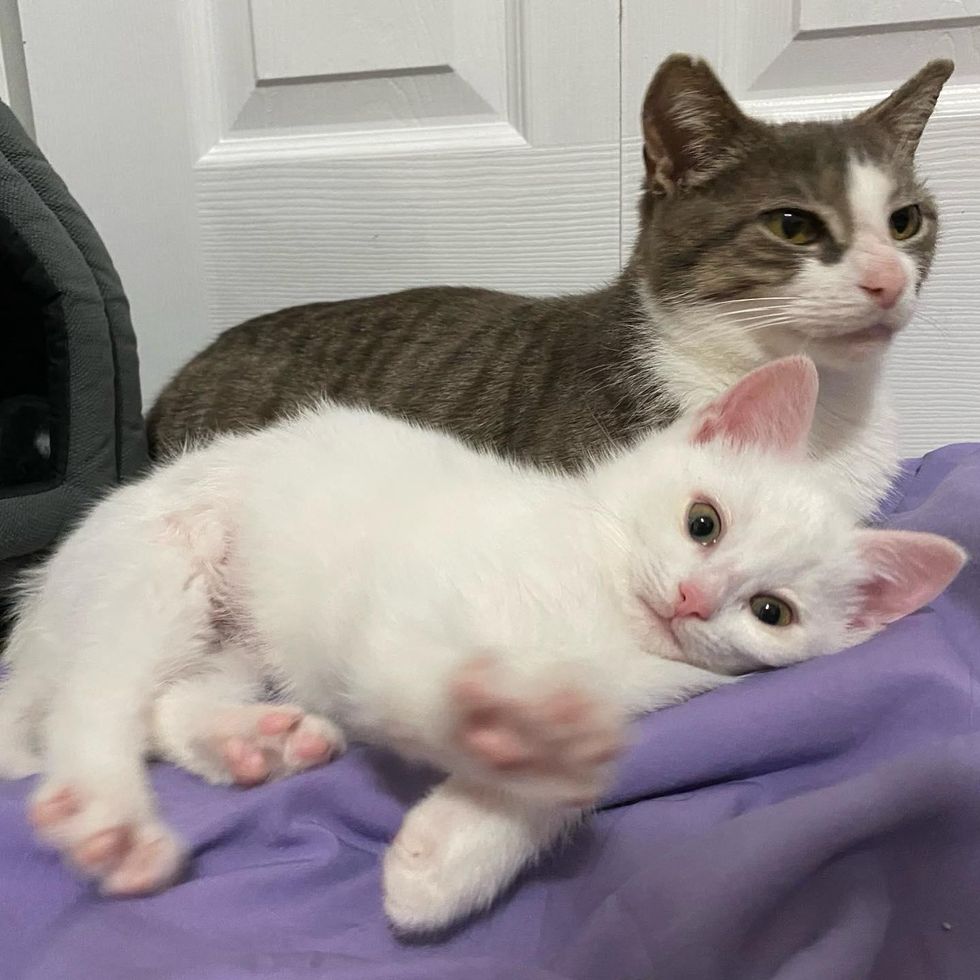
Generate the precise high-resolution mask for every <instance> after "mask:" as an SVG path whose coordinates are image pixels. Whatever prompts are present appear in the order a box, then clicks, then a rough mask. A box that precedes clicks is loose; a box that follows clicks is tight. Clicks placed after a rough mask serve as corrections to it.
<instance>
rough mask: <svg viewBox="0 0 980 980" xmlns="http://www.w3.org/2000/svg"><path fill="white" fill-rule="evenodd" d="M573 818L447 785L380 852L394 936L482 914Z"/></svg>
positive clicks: (571, 814) (554, 810) (410, 814)
mask: <svg viewBox="0 0 980 980" xmlns="http://www.w3.org/2000/svg"><path fill="white" fill-rule="evenodd" d="M579 819H580V813H579V812H578V811H575V810H567V809H560V808H555V807H538V806H534V805H529V804H527V803H522V802H520V801H518V800H515V799H513V798H511V797H509V796H507V795H505V794H502V793H497V792H494V791H493V790H491V789H488V788H474V787H469V786H467V785H465V784H463V783H461V782H459V781H458V780H456V779H454V778H450V779H448V780H447V781H446V782H445V783H443V784H442V785H441V786H438V787H436V789H435V790H433V791H432V793H431V794H430V795H429V796H428V797H426V799H424V800H423V801H422V802H421V803H419V804H418V805H416V806H415V807H413V808H412V809H411V810H410V811H409V812H408V814H407V815H406V817H405V820H404V822H403V823H402V826H401V829H400V830H399V831H398V834H397V836H396V837H395V839H394V841H393V842H392V844H391V846H390V847H389V848H388V850H387V851H386V852H385V856H384V870H383V878H382V881H383V888H384V905H385V912H386V913H387V915H388V918H389V919H390V920H391V922H392V923H393V924H394V926H395V927H396V929H398V930H399V931H400V932H404V933H428V932H433V931H436V930H438V929H441V928H444V927H445V926H448V925H451V924H453V923H454V922H456V921H458V920H460V919H463V918H465V917H466V916H468V915H470V914H472V913H474V912H479V911H482V910H483V909H485V908H487V907H489V906H490V904H491V903H492V902H493V901H494V900H495V899H496V898H497V897H498V896H499V895H500V893H501V892H502V891H503V890H504V889H505V888H506V887H507V886H508V885H509V884H510V883H511V882H512V881H513V880H514V878H515V877H516V876H517V874H518V873H519V872H520V871H521V870H522V869H523V868H524V867H525V866H527V865H528V864H530V863H531V862H532V861H533V860H534V859H535V858H536V857H537V856H538V855H539V854H540V853H541V852H542V851H543V850H545V849H546V848H547V847H548V846H549V845H550V844H552V843H553V842H554V841H555V840H556V839H557V838H558V837H559V836H560V835H561V833H562V831H563V830H566V829H568V828H570V827H571V826H573V825H574V824H575V823H576V822H577V821H578V820H579Z"/></svg>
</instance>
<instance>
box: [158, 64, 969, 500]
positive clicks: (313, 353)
mask: <svg viewBox="0 0 980 980" xmlns="http://www.w3.org/2000/svg"><path fill="white" fill-rule="evenodd" d="M952 69H953V65H952V63H951V62H949V61H932V62H930V63H929V64H928V65H926V66H925V67H924V68H923V69H922V70H921V71H920V72H919V73H918V74H917V75H915V76H914V77H913V78H912V79H910V80H909V81H908V82H906V83H905V84H904V85H903V86H901V88H899V89H897V90H896V91H895V92H893V93H892V94H891V95H890V96H889V97H888V98H887V99H885V100H884V101H883V102H881V103H879V104H878V105H876V106H874V107H872V108H870V109H868V110H866V111H865V112H862V113H861V114H859V115H858V116H856V117H854V118H852V119H848V120H844V121H841V122H807V123H784V124H779V125H773V124H768V123H764V122H761V121H758V120H755V119H751V118H749V117H747V116H746V115H744V114H743V113H742V112H741V110H740V109H739V108H738V107H737V106H736V105H735V103H734V102H733V101H732V99H731V97H730V96H729V95H728V94H727V92H726V91H725V89H724V88H723V87H722V85H721V83H720V82H719V81H718V79H717V78H716V77H715V75H714V74H713V73H712V72H711V70H710V69H709V68H708V66H707V65H706V64H704V62H702V61H698V60H694V59H692V58H690V57H688V56H686V55H674V56H672V57H670V58H668V59H667V60H666V61H665V62H664V63H663V64H662V65H661V66H660V68H659V69H658V71H657V72H656V74H655V75H654V77H653V80H652V81H651V83H650V87H649V89H648V91H647V93H646V98H645V100H644V104H643V134H644V150H643V153H644V160H645V163H646V179H645V182H644V186H643V191H642V197H641V201H640V232H639V236H638V239H637V242H636V246H635V248H634V250H633V255H632V257H631V259H630V261H629V264H628V265H627V267H626V268H625V270H624V271H623V273H622V275H621V276H620V277H619V278H618V279H617V280H616V281H615V282H614V283H612V285H610V286H608V287H606V288H604V289H600V290H598V291H595V292H591V293H586V294H584V295H579V296H567V297H561V298H555V299H531V298H528V297H524V296H516V295H512V294H508V293H501V292H494V291H491V290H485V289H463V288H448V287H439V288H425V289H412V290H407V291H404V292H399V293H392V294H389V295H385V296H375V297H368V298H363V299H354V300H345V301H342V302H336V303H313V304H309V305H306V306H299V307H295V308H292V309H286V310H282V311H280V312H278V313H272V314H269V315H266V316H261V317H258V318H256V319H254V320H250V321H248V322H246V323H243V324H240V325H238V326H236V327H234V328H232V329H230V330H227V331H226V332H225V333H223V334H222V335H221V336H219V337H218V338H217V339H216V340H215V341H214V342H213V343H212V344H211V345H210V346H209V347H208V348H207V349H206V350H204V351H203V352H202V353H200V354H198V355H197V356H196V357H195V358H194V359H193V360H192V361H191V362H190V363H189V364H187V365H186V366H185V367H184V368H183V369H182V370H181V371H180V372H179V373H178V374H177V376H176V377H175V378H174V379H173V380H172V381H171V382H170V383H169V385H168V386H167V387H166V388H165V389H164V391H163V393H162V394H161V395H160V398H159V400H158V401H157V403H156V405H155V406H154V407H153V409H152V411H151V412H150V415H149V420H148V422H149V433H150V440H151V446H152V447H153V451H154V453H155V455H156V456H157V457H160V456H164V455H167V454H168V453H170V452H173V451H175V450H177V449H179V448H180V447H182V446H183V445H184V444H185V443H186V442H187V441H188V440H197V439H200V438H201V437H204V436H206V435H207V434H208V433H211V432H221V431H226V430H229V429H238V428H245V427H254V426H262V425H265V424H267V423H269V422H271V421H272V420H273V419H275V418H278V417H279V416H281V415H282V414H283V413H286V412H288V411H290V410H292V409H293V408H295V407H296V406H298V405H302V404H306V403H308V402H310V401H311V400H312V399H313V398H314V397H316V396H318V395H322V394H324V393H325V394H328V395H329V396H330V397H331V398H333V399H336V400H340V401H344V402H348V403H360V404H365V405H368V406H370V407H373V408H376V409H379V410H382V411H385V412H390V413H394V414H399V415H403V416H407V417H409V418H412V419H416V420H419V421H421V422H423V423H426V424H429V425H434V426H437V427H441V428H444V429H447V430H449V431H450V432H453V433H455V434H456V435H458V436H461V437H462V438H464V439H466V440H468V441H470V442H472V443H477V444H484V445H490V446H491V447H493V448H494V449H496V450H497V451H498V452H501V453H503V454H505V455H508V456H511V457H514V458H516V459H520V460H524V461H529V462H533V463H537V464H543V465H554V466H558V467H561V468H564V469H570V470H574V469H576V468H577V467H578V466H579V465H580V464H581V463H582V462H583V461H584V460H585V459H586V458H588V457H590V456H594V455H596V454H599V453H602V452H603V451H604V450H606V449H608V448H609V447H610V445H611V444H620V443H623V442H626V441H629V440H631V439H632V438H634V437H635V436H637V435H638V434H639V433H641V432H642V431H644V430H646V429H648V428H651V427H661V426H664V425H666V424H667V423H668V422H670V421H671V420H672V419H673V418H674V417H675V416H676V415H677V414H678V412H679V411H681V410H683V409H686V408H689V407H693V406H696V405H699V404H702V403H705V402H707V401H708V400H710V398H712V397H713V396H715V395H717V394H718V393H720V392H721V391H723V390H724V389H726V388H728V387H730V386H731V385H732V384H733V383H734V382H735V381H736V380H737V379H738V378H739V377H740V376H742V375H743V374H745V373H746V372H748V371H749V370H751V369H752V368H755V367H758V366H759V365H760V364H762V363H765V362H766V361H768V360H772V359H774V358H776V357H781V356H783V355H787V354H793V353H807V354H809V355H810V356H811V357H812V358H813V359H814V360H815V361H816V363H817V365H818V368H819V370H820V403H819V405H818V411H817V417H816V422H815V425H814V429H813V435H812V439H811V452H812V453H813V455H815V456H816V457H817V458H818V459H821V460H825V461H826V465H827V466H828V467H829V468H830V469H831V475H832V476H833V477H834V478H835V480H836V481H837V482H838V483H839V485H840V486H841V489H842V492H843V493H844V495H845V498H846V499H847V500H848V502H849V503H850V504H851V505H852V507H853V509H854V511H855V512H856V513H858V514H861V515H867V514H869V513H871V512H872V511H873V509H874V507H875V505H876V504H877V503H878V502H879V501H880V499H881V498H882V496H883V495H884V494H885V492H886V491H887V488H888V485H889V483H890V480H891V477H892V475H893V473H894V468H895V465H896V460H897V451H896V446H895V440H894V435H893V423H892V419H891V415H890V412H889V409H888V407H887V404H886V399H885V394H884V392H883V390H882V387H883V386H882V381H881V376H882V372H883V363H884V359H885V355H886V353H887V350H888V347H889V341H890V340H891V338H892V337H893V336H894V335H895V333H897V332H898V331H899V330H900V329H901V328H902V327H904V326H905V325H906V324H907V323H908V322H909V320H910V318H911V315H912V310H913V306H914V302H915V298H916V295H917V293H918V291H919V288H920V287H921V285H922V282H923V280H924V279H925V277H926V274H927V273H928V270H929V266H930V264H931V262H932V258H933V252H934V249H935V243H936V226H937V214H936V204H935V201H934V200H933V198H932V197H931V196H930V195H929V193H928V192H927V191H926V189H925V188H924V187H923V185H922V183H921V182H920V181H919V180H918V179H917V178H916V175H915V171H914V167H913V156H914V153H915V150H916V147H917V145H918V142H919V137H920V136H921V134H922V131H923V129H924V127H925V125H926V122H927V121H928V119H929V117H930V115H931V114H932V111H933V108H934V106H935V103H936V99H937V98H938V96H939V93H940V91H941V89H942V87H943V84H944V83H945V81H946V79H947V78H948V77H949V75H950V73H951V72H952Z"/></svg>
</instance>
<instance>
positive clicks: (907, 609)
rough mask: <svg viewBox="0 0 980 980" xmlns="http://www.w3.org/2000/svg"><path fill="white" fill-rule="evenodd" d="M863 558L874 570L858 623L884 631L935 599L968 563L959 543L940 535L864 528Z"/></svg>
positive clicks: (863, 588) (863, 591) (864, 589)
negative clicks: (884, 627) (889, 624)
mask: <svg viewBox="0 0 980 980" xmlns="http://www.w3.org/2000/svg"><path fill="white" fill-rule="evenodd" d="M860 535H861V543H860V549H861V556H862V558H863V559H864V560H865V562H866V563H867V565H868V569H869V577H868V579H867V580H866V581H865V582H864V583H862V585H861V609H860V611H859V612H858V614H857V616H856V617H855V619H854V622H853V623H852V625H853V626H855V627H857V628H859V629H867V628H871V629H879V628H881V627H882V626H884V625H886V624H887V623H892V622H894V621H895V620H896V619H901V618H902V616H907V615H908V614H909V613H911V612H915V610H916V609H920V608H921V607H922V606H924V605H926V603H928V602H932V600H933V599H935V598H936V596H938V595H939V593H940V592H942V591H943V589H945V588H946V586H947V585H949V583H950V582H952V581H953V579H954V578H956V576H957V574H958V573H959V571H960V569H961V568H962V567H963V564H964V563H965V562H966V558H967V556H966V552H965V551H963V549H962V548H960V547H959V545H956V544H954V543H953V542H952V541H950V540H949V539H948V538H943V537H940V536H939V535H938V534H923V533H919V532H916V531H862V532H860Z"/></svg>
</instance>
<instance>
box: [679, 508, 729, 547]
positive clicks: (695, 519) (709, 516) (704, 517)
mask: <svg viewBox="0 0 980 980" xmlns="http://www.w3.org/2000/svg"><path fill="white" fill-rule="evenodd" d="M721 531H722V527H721V518H720V517H719V516H718V511H716V510H715V509H714V507H712V506H711V504H706V503H705V502H704V501H703V500H696V501H695V502H694V503H693V504H691V506H690V507H688V509H687V533H688V534H690V535H691V537H692V538H693V539H694V540H695V541H697V543H698V544H702V545H709V544H714V543H715V542H716V541H717V540H718V539H719V538H720V537H721Z"/></svg>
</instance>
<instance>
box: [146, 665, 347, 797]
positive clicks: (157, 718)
mask: <svg viewBox="0 0 980 980" xmlns="http://www.w3.org/2000/svg"><path fill="white" fill-rule="evenodd" d="M264 694H265V691H264V687H263V684H262V679H261V677H260V676H259V673H258V670H257V669H256V668H255V667H254V666H253V665H252V663H251V662H250V660H249V658H248V656H247V654H246V653H244V652H243V651H239V650H236V649H232V648H225V649H223V650H221V651H219V652H217V653H215V654H213V663H212V666H211V667H210V669H209V670H208V671H207V672H205V673H202V674H199V675H196V676H192V677H187V678H185V679H182V680H180V681H177V682H176V683H175V684H173V685H171V686H170V687H168V688H167V689H166V690H165V691H163V692H162V693H161V694H160V696H159V697H158V698H157V700H156V703H155V705H154V710H153V721H152V730H153V750H154V753H155V754H156V755H158V756H159V757H161V758H164V759H167V760H169V761H170V762H173V763H175V764H177V765H179V766H181V767H183V768H184V769H187V770H189V771H190V772H193V773H196V774H197V775H198V776H201V777H202V778H204V779H206V780H208V782H212V783H219V784H227V783H236V784H238V785H239V786H255V785H257V784H259V783H263V782H265V781H267V780H269V779H275V778H279V777H282V776H287V775H289V774H291V773H295V772H301V771H302V770H304V769H309V768H312V767H313V766H318V765H323V764H324V763H326V762H329V761H330V760H331V759H332V758H335V757H336V756H337V755H339V754H340V753H341V752H342V751H343V749H344V737H343V734H342V733H341V731H340V729H339V728H337V726H336V725H334V724H333V723H332V722H330V721H328V720H327V719H326V718H322V717H320V716H319V715H313V714H307V713H306V712H304V711H303V709H302V708H299V707H297V706H295V705H290V704H275V703H269V702H263V701H262V697H263V695H264Z"/></svg>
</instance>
